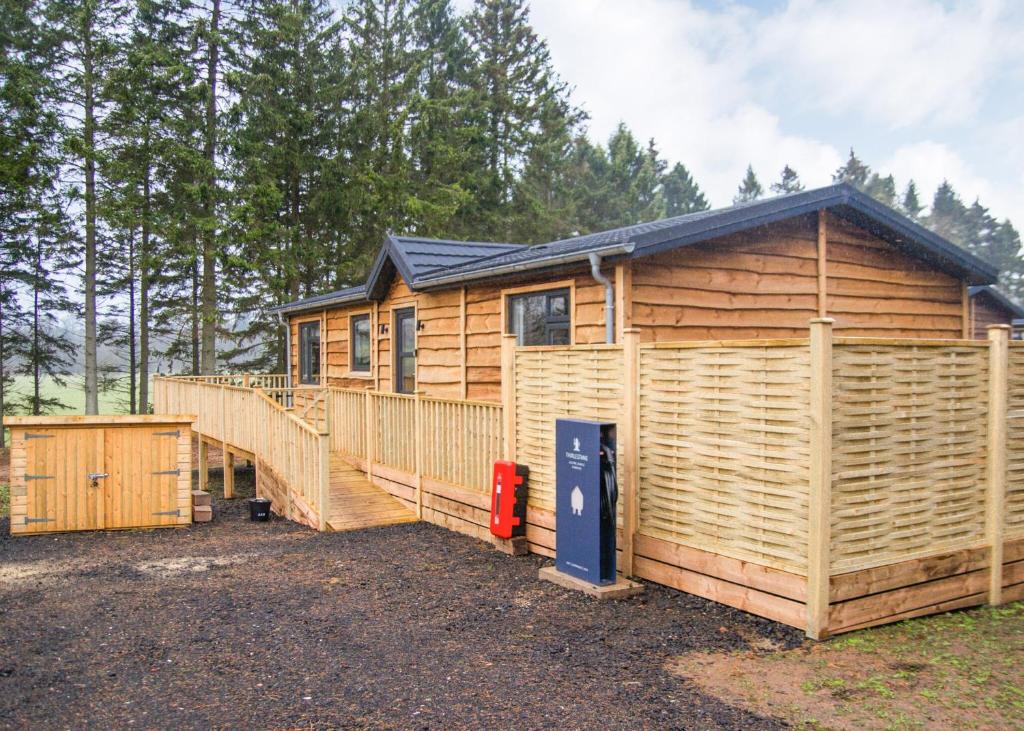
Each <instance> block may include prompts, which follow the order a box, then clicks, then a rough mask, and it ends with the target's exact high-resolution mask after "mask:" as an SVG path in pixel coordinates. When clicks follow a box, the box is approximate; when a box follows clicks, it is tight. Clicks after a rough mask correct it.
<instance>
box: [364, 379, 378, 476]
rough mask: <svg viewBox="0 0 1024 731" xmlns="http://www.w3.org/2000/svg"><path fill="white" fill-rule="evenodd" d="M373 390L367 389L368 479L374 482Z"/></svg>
mask: <svg viewBox="0 0 1024 731" xmlns="http://www.w3.org/2000/svg"><path fill="white" fill-rule="evenodd" d="M373 421H374V420H373V391H371V390H370V389H366V479H367V480H369V481H370V482H373V460H374V457H375V456H376V450H375V449H374V441H375V440H374V432H375V431H376V429H375V428H374V424H373Z"/></svg>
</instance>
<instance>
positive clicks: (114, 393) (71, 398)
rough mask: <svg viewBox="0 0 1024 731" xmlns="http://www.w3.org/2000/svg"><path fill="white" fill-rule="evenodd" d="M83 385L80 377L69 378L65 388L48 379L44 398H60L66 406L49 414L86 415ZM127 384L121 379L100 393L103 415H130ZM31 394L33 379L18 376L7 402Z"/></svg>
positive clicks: (6, 398)
mask: <svg viewBox="0 0 1024 731" xmlns="http://www.w3.org/2000/svg"><path fill="white" fill-rule="evenodd" d="M82 383H83V378H82V376H80V375H79V376H68V378H67V379H66V383H65V385H63V386H60V385H58V384H57V383H56V382H54V381H53V379H49V378H48V379H46V380H45V382H44V384H43V389H42V391H43V393H42V395H43V398H58V399H60V401H61V402H63V403H64V404H65V408H62V409H56V410H54V411H52V412H49V413H54V414H84V413H85V390H84V388H83V386H82ZM127 383H128V382H127V380H125V379H120V380H118V382H117V385H116V387H115V388H113V389H111V390H108V391H101V392H100V413H101V414H126V413H128V393H127ZM30 393H32V379H31V378H30V377H29V376H17V377H15V379H14V386H13V387H12V388H11V389H10V391H9V392H8V393H7V394H6V396H5V400H6V401H8V402H11V401H21V400H22V399H23V398H24V397H25V396H28V395H29V394H30ZM19 413H20V412H19Z"/></svg>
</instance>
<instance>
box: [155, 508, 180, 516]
mask: <svg viewBox="0 0 1024 731" xmlns="http://www.w3.org/2000/svg"><path fill="white" fill-rule="evenodd" d="M153 515H177V516H178V517H179V518H180V517H181V509H180V508H179V509H178V510H165V511H163V512H162V513H153Z"/></svg>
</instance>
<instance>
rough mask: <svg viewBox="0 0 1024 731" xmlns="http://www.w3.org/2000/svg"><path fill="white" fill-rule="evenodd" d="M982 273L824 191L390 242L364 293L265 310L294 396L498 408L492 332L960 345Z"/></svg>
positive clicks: (860, 199)
mask: <svg viewBox="0 0 1024 731" xmlns="http://www.w3.org/2000/svg"><path fill="white" fill-rule="evenodd" d="M997 274H998V272H997V271H996V270H995V269H994V268H992V267H991V266H990V265H988V264H986V263H984V262H982V261H981V260H980V259H978V258H977V257H975V256H973V255H971V254H970V253H968V252H966V251H965V250H963V249H961V248H959V247H958V246H956V245H954V244H952V243H951V242H949V241H947V240H946V239H943V238H942V237H940V236H938V235H936V234H934V233H932V232H930V231H928V230H926V229H924V228H923V227H921V226H919V225H918V224H916V223H914V222H913V221H911V220H909V219H908V218H906V217H904V216H902V215H901V214H899V213H897V212H896V211H893V210H892V209H890V208H887V207H886V206H884V205H882V204H880V203H878V202H877V201H875V200H873V199H871V198H869V197H868V196H866V195H864V194H862V193H860V192H858V191H856V190H855V189H854V188H852V187H850V186H848V185H836V186H830V187H826V188H820V189H817V190H810V191H805V192H800V193H794V194H791V195H785V196H780V197H777V198H771V199H767V200H761V201H756V202H753V203H747V204H742V205H738V206H733V207H731V208H725V209H720V210H716V211H704V212H700V213H694V214H689V215H685V216H679V217H676V218H669V219H664V220H660V221H654V222H651V223H643V224H638V225H635V226H627V227H624V228H619V229H615V230H612V231H605V232H600V233H595V234H589V235H586V236H577V237H574V238H570V239H565V240H562V241H555V242H552V243H549V244H542V245H539V246H525V245H520V244H514V243H490V242H488V243H473V242H458V241H443V240H436V239H421V238H415V237H406V236H391V237H389V238H388V239H387V241H386V242H385V243H384V246H383V247H382V249H381V251H380V253H379V255H378V256H377V259H376V261H375V263H374V265H373V268H372V271H371V272H370V276H369V278H368V279H367V281H366V283H364V284H362V285H359V286H357V287H351V288H348V289H344V290H340V291H337V292H331V293H329V294H324V295H320V296H317V297H311V298H307V299H303V300H298V301H295V302H291V303H288V304H286V305H283V306H281V307H278V308H276V311H277V312H278V313H280V314H281V315H282V316H284V317H286V318H287V320H288V322H289V326H290V339H289V340H290V342H289V344H288V351H289V352H288V354H287V360H288V362H289V363H290V377H291V381H292V384H293V385H301V384H310V385H318V384H327V385H332V386H341V387H346V388H372V389H375V390H379V391H385V392H397V393H412V392H414V391H416V390H420V391H422V392H423V393H424V394H426V395H428V396H435V397H439V398H463V399H472V400H483V401H499V400H500V395H501V364H500V352H501V336H502V335H503V334H514V335H515V336H516V342H517V343H518V344H519V345H522V346H546V345H566V344H577V343H603V342H615V341H617V340H619V339H621V337H622V331H623V329H624V328H627V327H636V328H639V329H640V337H641V340H642V341H645V342H650V341H666V342H667V341H679V340H725V339H770V338H786V337H805V336H807V327H808V326H807V323H808V321H809V320H810V319H812V318H814V317H826V316H827V317H831V318H834V319H835V331H836V334H837V335H843V336H866V337H901V338H929V339H936V338H942V339H947V338H948V339H957V338H972V337H975V328H974V327H973V325H974V318H973V317H972V312H973V310H972V307H971V298H970V294H969V288H970V287H975V286H977V287H980V286H982V285H991V284H993V283H995V282H996V278H997ZM1007 312H1008V314H1006V317H1005V320H1004V321H1005V322H1007V323H1009V322H1010V319H1012V317H1014V316H1015V315H1014V314H1013V312H1012V311H1009V310H1008V311H1007ZM999 317H1001V316H999ZM986 324H991V323H988V322H986ZM982 329H983V328H982Z"/></svg>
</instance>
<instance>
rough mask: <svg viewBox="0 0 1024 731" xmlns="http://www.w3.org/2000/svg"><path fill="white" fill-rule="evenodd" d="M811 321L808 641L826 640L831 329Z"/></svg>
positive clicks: (822, 319)
mask: <svg viewBox="0 0 1024 731" xmlns="http://www.w3.org/2000/svg"><path fill="white" fill-rule="evenodd" d="M834 322H835V320H833V319H832V318H830V317H820V318H816V319H814V320H811V344H810V351H811V352H810V356H811V383H810V390H811V392H810V410H811V444H810V447H811V450H810V451H811V464H810V485H809V495H808V505H807V508H808V521H807V636H808V637H811V638H812V639H815V640H820V639H824V638H825V637H826V636H827V635H828V613H829V569H830V564H831V557H830V555H829V545H830V542H831V538H832V536H831V518H832V324H833V323H834Z"/></svg>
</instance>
